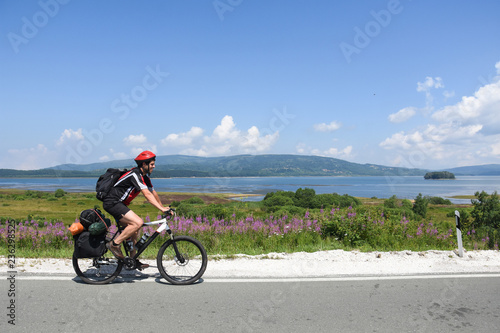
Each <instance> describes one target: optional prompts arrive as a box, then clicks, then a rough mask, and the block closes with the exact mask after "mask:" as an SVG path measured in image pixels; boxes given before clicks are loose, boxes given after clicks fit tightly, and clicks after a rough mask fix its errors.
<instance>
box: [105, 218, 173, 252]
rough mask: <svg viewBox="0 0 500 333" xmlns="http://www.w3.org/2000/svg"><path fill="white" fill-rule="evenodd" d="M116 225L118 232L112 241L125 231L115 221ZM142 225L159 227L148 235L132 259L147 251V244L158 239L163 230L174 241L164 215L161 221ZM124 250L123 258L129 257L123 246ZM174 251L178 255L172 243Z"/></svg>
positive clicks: (126, 249) (126, 248)
mask: <svg viewBox="0 0 500 333" xmlns="http://www.w3.org/2000/svg"><path fill="white" fill-rule="evenodd" d="M173 216H175V215H173ZM173 216H172V217H173ZM116 224H117V226H118V232H117V233H116V234H115V235H114V236H113V239H114V238H115V237H116V236H117V235H118V233H121V232H122V231H123V230H124V229H125V227H123V226H121V225H120V223H119V222H118V221H116ZM144 225H147V226H153V225H160V226H159V227H158V229H156V230H155V232H154V233H153V234H152V235H150V236H149V237H148V238H147V239H146V242H145V243H144V245H142V246H141V248H140V249H139V250H137V252H136V254H135V256H133V257H132V259H137V258H138V257H139V256H140V255H141V254H142V253H143V252H144V251H145V250H146V249H147V247H148V246H149V244H151V243H152V242H153V241H154V240H155V239H156V237H158V236H159V235H160V234H161V233H162V232H163V231H164V230H166V231H167V233H168V234H169V236H170V239H172V240H173V239H174V234H173V233H172V230H171V229H170V227H169V225H168V223H167V216H166V215H163V217H162V218H161V219H159V220H156V221H151V222H144ZM124 248H125V254H126V256H125V257H129V254H130V251H129V249H128V247H127V246H124ZM174 249H175V252H176V254H178V250H177V246H176V244H175V243H174Z"/></svg>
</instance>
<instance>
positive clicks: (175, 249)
mask: <svg viewBox="0 0 500 333" xmlns="http://www.w3.org/2000/svg"><path fill="white" fill-rule="evenodd" d="M156 261H157V265H158V270H159V271H160V274H161V276H163V277H164V278H165V280H167V281H168V282H170V283H172V284H182V285H186V284H191V283H194V282H196V281H198V280H199V279H200V278H201V276H202V275H203V273H205V269H206V268H207V252H206V251H205V248H204V247H203V245H201V243H200V242H199V241H198V240H197V239H194V238H192V237H189V236H176V237H174V239H173V240H172V239H169V240H168V241H166V242H165V243H164V244H163V245H162V246H161V248H160V251H158V256H157V258H156Z"/></svg>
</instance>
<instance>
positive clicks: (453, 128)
mask: <svg viewBox="0 0 500 333" xmlns="http://www.w3.org/2000/svg"><path fill="white" fill-rule="evenodd" d="M495 67H496V70H497V72H498V73H499V74H500V62H498V63H497V64H496V65H495ZM443 86H444V85H443V83H442V80H441V79H440V78H434V79H433V78H431V77H427V78H426V80H425V82H419V83H418V88H417V90H418V91H423V92H425V93H426V96H427V97H429V96H430V93H429V91H430V90H431V89H434V88H442V87H443ZM446 93H447V94H448V96H451V94H449V93H448V92H446ZM445 96H446V94H445ZM430 98H431V97H430ZM428 101H429V98H428ZM406 109H409V110H411V108H405V109H403V110H406ZM427 110H428V111H432V108H427ZM499 111H500V76H497V77H495V78H494V79H493V80H491V82H490V83H486V84H484V85H483V86H482V87H480V88H479V89H478V90H477V91H476V92H475V93H474V94H473V95H471V96H463V97H462V99H461V100H460V101H458V102H457V103H455V104H450V105H447V106H444V107H441V108H440V109H438V110H437V111H435V112H434V113H433V114H432V115H431V117H430V122H429V123H428V124H426V125H424V126H420V127H418V128H414V129H412V130H409V131H400V132H397V133H394V134H393V135H392V136H389V137H387V138H386V139H385V140H384V141H382V142H381V143H380V144H379V146H380V147H382V148H384V149H386V150H392V151H393V152H394V154H396V155H397V157H395V158H393V159H392V160H393V161H400V162H401V161H406V162H408V163H407V164H410V165H408V166H412V167H428V165H429V164H433V163H434V164H435V165H445V166H455V165H472V164H484V163H498V162H499V160H498V159H499V158H500V144H499V143H498V142H499V141H500V112H499ZM399 116H401V117H403V116H404V112H401V111H400V112H398V113H396V114H393V115H391V116H390V117H389V120H391V121H393V122H394V120H396V119H399V118H398V117H399ZM403 118H404V117H403ZM417 155H418V156H420V157H419V161H418V162H415V159H414V161H413V162H411V161H410V160H411V159H412V158H410V157H411V156H417Z"/></svg>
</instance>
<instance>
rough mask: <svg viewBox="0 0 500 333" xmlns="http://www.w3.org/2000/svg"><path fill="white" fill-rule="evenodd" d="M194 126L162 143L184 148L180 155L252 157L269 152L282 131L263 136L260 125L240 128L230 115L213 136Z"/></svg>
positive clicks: (168, 137)
mask: <svg viewBox="0 0 500 333" xmlns="http://www.w3.org/2000/svg"><path fill="white" fill-rule="evenodd" d="M204 132H205V131H204V130H203V129H202V128H200V127H192V128H191V129H190V130H189V131H188V132H184V133H172V134H169V135H168V136H167V137H166V138H164V139H163V140H161V144H162V145H163V146H165V147H178V148H182V149H181V150H180V151H179V153H181V154H186V155H195V156H217V155H230V154H242V153H245V154H252V153H261V152H265V151H267V150H269V149H271V147H272V146H273V145H274V144H275V143H276V141H277V140H278V138H279V132H278V131H276V132H274V133H262V132H261V131H260V130H259V129H258V128H257V127H256V126H252V127H250V128H249V129H248V130H247V131H241V130H240V129H238V128H237V126H236V123H235V122H234V119H233V117H232V116H229V115H226V116H224V117H223V118H222V120H221V122H220V124H219V125H217V126H216V127H215V129H214V130H213V131H212V133H211V134H210V135H205V136H203V133H204Z"/></svg>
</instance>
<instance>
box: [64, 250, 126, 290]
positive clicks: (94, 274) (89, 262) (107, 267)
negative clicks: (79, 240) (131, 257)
mask: <svg viewBox="0 0 500 333" xmlns="http://www.w3.org/2000/svg"><path fill="white" fill-rule="evenodd" d="M122 267H123V261H121V260H118V259H116V258H115V257H114V256H113V254H112V253H110V252H108V251H106V253H105V254H104V255H102V256H101V257H99V258H76V257H75V256H74V255H73V268H74V269H75V272H76V274H77V275H78V276H79V277H80V279H82V281H83V282H85V283H88V284H107V283H110V282H111V281H113V280H114V279H115V278H116V277H117V276H118V274H120V272H121V270H122Z"/></svg>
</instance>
